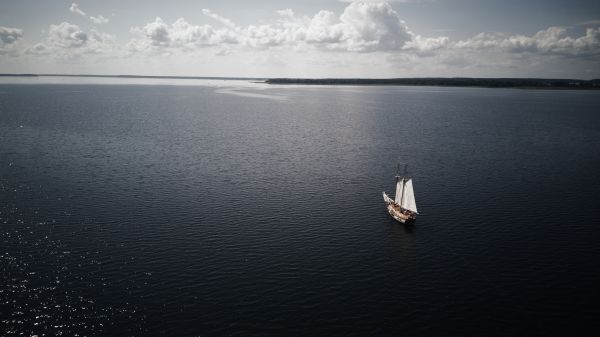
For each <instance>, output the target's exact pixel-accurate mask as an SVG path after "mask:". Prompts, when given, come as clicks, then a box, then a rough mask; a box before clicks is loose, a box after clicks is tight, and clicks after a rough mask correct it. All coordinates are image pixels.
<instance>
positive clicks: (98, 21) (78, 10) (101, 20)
mask: <svg viewBox="0 0 600 337" xmlns="http://www.w3.org/2000/svg"><path fill="white" fill-rule="evenodd" d="M69 11H71V12H72V13H76V14H79V15H81V16H85V17H86V18H89V19H90V20H91V21H92V22H93V23H94V24H97V25H101V24H104V23H108V22H109V21H110V20H109V19H108V18H105V17H104V16H102V15H97V16H93V15H89V16H88V15H87V14H86V13H85V12H84V11H83V10H81V8H79V5H78V4H76V3H74V2H73V3H72V4H71V7H69Z"/></svg>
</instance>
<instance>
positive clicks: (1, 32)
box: [0, 26, 23, 46]
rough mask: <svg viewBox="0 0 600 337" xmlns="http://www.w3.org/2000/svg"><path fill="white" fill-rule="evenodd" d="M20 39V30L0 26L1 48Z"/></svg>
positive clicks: (21, 34) (21, 33) (21, 35)
mask: <svg viewBox="0 0 600 337" xmlns="http://www.w3.org/2000/svg"><path fill="white" fill-rule="evenodd" d="M22 38H23V30H22V29H19V28H10V27H2V26H0V41H2V46H4V45H9V44H12V43H15V42H17V41H18V40H20V39H22Z"/></svg>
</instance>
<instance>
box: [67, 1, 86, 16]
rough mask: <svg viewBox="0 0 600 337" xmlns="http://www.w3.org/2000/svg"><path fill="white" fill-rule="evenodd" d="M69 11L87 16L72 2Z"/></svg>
mask: <svg viewBox="0 0 600 337" xmlns="http://www.w3.org/2000/svg"><path fill="white" fill-rule="evenodd" d="M69 11H71V12H72V13H76V14H79V15H81V16H87V14H85V12H84V11H82V10H81V9H80V8H79V5H78V4H76V3H74V2H73V3H72V4H71V7H69Z"/></svg>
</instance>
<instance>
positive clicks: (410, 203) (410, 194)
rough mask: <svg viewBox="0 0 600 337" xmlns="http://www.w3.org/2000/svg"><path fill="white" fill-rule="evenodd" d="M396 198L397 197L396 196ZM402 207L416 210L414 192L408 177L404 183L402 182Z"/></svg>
mask: <svg viewBox="0 0 600 337" xmlns="http://www.w3.org/2000/svg"><path fill="white" fill-rule="evenodd" d="M396 198H398V197H396ZM400 206H402V208H404V209H407V210H409V211H413V212H415V213H418V212H417V202H416V201H415V192H414V191H413V184H412V179H409V180H408V181H407V182H406V184H404V197H403V199H402V205H400Z"/></svg>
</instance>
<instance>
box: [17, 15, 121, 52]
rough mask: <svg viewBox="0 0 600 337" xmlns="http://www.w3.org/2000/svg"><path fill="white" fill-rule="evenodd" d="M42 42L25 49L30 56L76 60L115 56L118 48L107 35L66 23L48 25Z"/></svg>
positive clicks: (112, 38) (113, 40)
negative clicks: (49, 56) (95, 56)
mask: <svg viewBox="0 0 600 337" xmlns="http://www.w3.org/2000/svg"><path fill="white" fill-rule="evenodd" d="M47 32H48V33H47V37H46V40H45V41H44V42H40V43H36V44H34V45H33V46H30V47H28V48H25V50H24V52H25V54H27V55H31V56H45V55H52V56H53V57H54V58H56V59H63V60H69V59H76V58H80V57H83V56H84V55H107V56H116V55H117V54H118V48H117V47H116V46H115V39H114V37H112V36H111V35H109V34H106V33H102V32H98V31H96V30H95V29H92V30H89V31H87V32H86V31H84V30H82V29H81V28H79V26H77V25H75V24H71V23H68V22H61V23H60V24H57V25H50V27H49V28H48V30H47Z"/></svg>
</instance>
